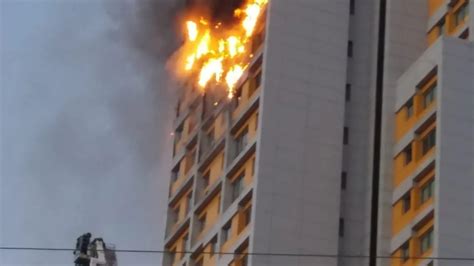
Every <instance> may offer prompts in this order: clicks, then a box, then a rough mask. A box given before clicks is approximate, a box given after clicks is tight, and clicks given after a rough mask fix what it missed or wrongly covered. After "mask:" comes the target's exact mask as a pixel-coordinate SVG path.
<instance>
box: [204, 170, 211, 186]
mask: <svg viewBox="0 0 474 266" xmlns="http://www.w3.org/2000/svg"><path fill="white" fill-rule="evenodd" d="M210 180H211V172H210V171H207V172H206V173H205V174H204V175H203V176H202V186H203V187H204V188H207V187H208V186H209V185H210Z"/></svg>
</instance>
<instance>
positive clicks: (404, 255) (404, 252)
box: [400, 241, 410, 262]
mask: <svg viewBox="0 0 474 266" xmlns="http://www.w3.org/2000/svg"><path fill="white" fill-rule="evenodd" d="M400 251H401V252H400V253H401V254H400V257H401V259H402V262H405V261H407V260H408V259H409V258H410V242H408V241H407V242H405V244H403V245H402V246H401V248H400Z"/></svg>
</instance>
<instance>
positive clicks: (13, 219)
mask: <svg viewBox="0 0 474 266" xmlns="http://www.w3.org/2000/svg"><path fill="white" fill-rule="evenodd" d="M0 1H1V49H0V50H1V72H0V75H1V143H0V144H1V158H0V159H1V165H0V167H1V169H0V170H1V179H0V181H1V183H0V187H1V190H0V193H1V195H0V200H1V204H0V206H1V209H0V211H1V212H0V215H1V217H0V226H1V230H0V245H2V246H29V247H44V246H46V247H56V248H60V247H72V246H73V245H74V241H75V238H76V237H77V236H78V235H79V234H81V233H84V232H88V231H90V232H91V233H93V234H94V236H101V237H104V238H105V240H106V241H108V242H111V243H115V244H116V245H117V248H121V249H160V248H161V240H162V238H163V235H162V231H163V222H164V213H163V210H164V207H163V205H164V202H165V200H166V194H167V185H168V184H167V177H166V172H167V171H166V170H167V169H166V167H163V165H166V164H167V162H168V161H169V158H168V156H169V154H170V153H169V152H167V151H168V150H169V148H170V147H169V146H170V139H169V138H170V137H169V134H168V133H167V132H169V124H170V123H169V119H168V118H169V115H168V112H167V110H170V109H171V108H170V106H169V102H171V99H170V98H171V95H173V92H172V88H170V87H171V86H170V85H169V82H168V81H167V80H166V75H165V71H164V66H163V60H164V58H165V54H166V52H168V51H169V47H170V46H169V44H168V41H167V40H165V38H168V37H169V31H171V28H170V26H169V25H158V26H157V25H149V24H152V23H158V24H159V23H162V22H164V21H168V22H172V21H170V19H169V18H170V16H171V14H172V12H171V10H170V5H167V4H166V1H168V2H169V0H159V1H158V2H161V3H160V4H159V6H154V9H153V8H151V7H150V6H147V5H144V4H143V3H144V1H138V2H140V4H138V5H137V4H136V2H134V1H126V2H124V1H121V3H115V2H114V3H112V2H111V1H108V2H104V1H93V0H77V1H72V0H50V1H47V0H30V1H19V0H0ZM175 2H176V1H175ZM157 15H158V17H156V16H157ZM147 16H148V17H147ZM165 19H167V20H165ZM147 23H148V25H147ZM147 35H149V38H148V37H147ZM160 38H163V39H160ZM71 259H72V254H71V253H70V252H31V251H28V252H13V251H3V252H1V253H0V264H2V265H71ZM119 260H120V265H121V266H122V265H160V264H161V263H158V261H159V256H157V255H136V254H130V255H120V256H119Z"/></svg>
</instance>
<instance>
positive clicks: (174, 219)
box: [171, 205, 180, 224]
mask: <svg viewBox="0 0 474 266" xmlns="http://www.w3.org/2000/svg"><path fill="white" fill-rule="evenodd" d="M179 206H180V205H178V206H176V208H173V209H171V212H172V213H171V221H172V223H173V224H175V223H177V222H178V220H179Z"/></svg>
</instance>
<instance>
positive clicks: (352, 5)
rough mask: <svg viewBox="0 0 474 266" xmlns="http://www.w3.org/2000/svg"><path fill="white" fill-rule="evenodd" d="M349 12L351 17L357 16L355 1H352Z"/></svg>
mask: <svg viewBox="0 0 474 266" xmlns="http://www.w3.org/2000/svg"><path fill="white" fill-rule="evenodd" d="M349 12H350V14H351V15H354V14H355V0H351V1H350V4H349Z"/></svg>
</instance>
